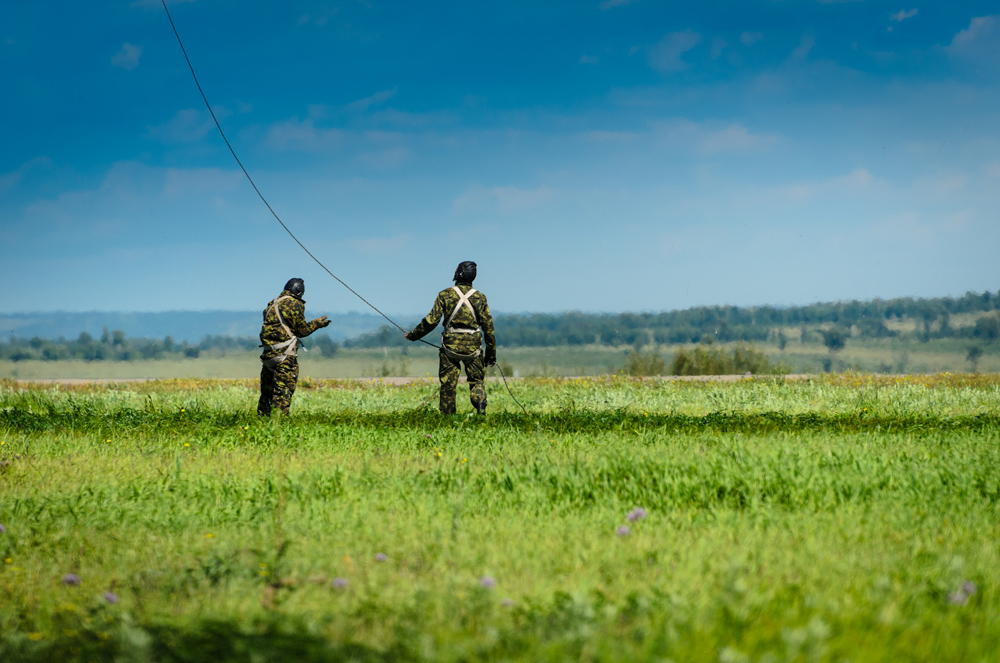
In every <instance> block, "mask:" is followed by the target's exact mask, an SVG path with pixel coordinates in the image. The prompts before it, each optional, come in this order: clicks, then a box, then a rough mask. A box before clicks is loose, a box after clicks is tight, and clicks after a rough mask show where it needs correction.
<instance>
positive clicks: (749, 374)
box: [743, 371, 752, 378]
mask: <svg viewBox="0 0 1000 663" xmlns="http://www.w3.org/2000/svg"><path fill="white" fill-rule="evenodd" d="M751 376H752V373H750V371H747V373H746V375H744V376H743V377H745V378H748V377H751Z"/></svg>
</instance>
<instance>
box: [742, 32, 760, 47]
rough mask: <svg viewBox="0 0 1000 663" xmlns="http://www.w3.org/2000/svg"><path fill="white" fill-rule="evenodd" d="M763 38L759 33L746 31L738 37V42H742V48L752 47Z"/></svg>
mask: <svg viewBox="0 0 1000 663" xmlns="http://www.w3.org/2000/svg"><path fill="white" fill-rule="evenodd" d="M763 38H764V35H763V34H761V33H759V32H749V31H748V32H744V33H742V34H741V35H740V42H742V43H743V45H744V46H753V45H754V44H756V43H757V42H759V41H760V40H761V39H763Z"/></svg>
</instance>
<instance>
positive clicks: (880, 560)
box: [0, 379, 1000, 661]
mask: <svg viewBox="0 0 1000 663" xmlns="http://www.w3.org/2000/svg"><path fill="white" fill-rule="evenodd" d="M519 384H520V386H521V389H522V390H523V392H524V393H526V396H527V398H529V399H531V400H532V402H533V404H534V405H535V408H536V411H535V413H533V414H532V415H531V416H530V417H524V415H520V416H518V415H516V414H513V413H511V412H504V411H501V412H500V413H499V414H497V415H496V416H493V415H491V416H490V417H488V418H487V419H486V420H485V421H483V420H480V419H476V418H475V417H465V416H459V417H455V418H446V419H442V418H441V417H439V416H438V415H436V414H435V413H433V412H429V411H427V410H426V409H425V408H422V407H419V406H420V404H421V403H422V402H423V401H426V400H427V399H428V398H431V397H432V396H433V394H434V391H433V386H432V385H422V386H417V387H411V388H386V387H376V388H336V389H332V388H331V389H324V388H315V389H305V390H303V392H302V393H301V394H300V396H301V397H302V398H301V401H299V402H298V405H299V406H300V407H299V409H298V411H297V412H296V414H293V416H292V417H289V418H284V419H277V418H276V419H273V420H269V421H259V420H257V419H256V418H255V417H254V416H252V415H251V407H252V399H251V397H252V395H253V392H252V389H251V388H249V385H232V384H227V383H199V384H194V385H192V384H184V385H173V386H172V387H167V386H164V385H155V384H154V385H148V386H147V387H148V388H143V389H136V390H131V389H128V388H122V387H116V388H110V389H109V388H105V389H86V390H70V391H63V390H56V389H45V390H29V391H21V390H19V389H18V390H13V389H12V390H7V391H4V392H3V393H2V394H0V415H2V417H0V442H2V443H3V444H2V445H0V496H2V499H0V524H3V525H4V530H5V531H4V532H3V533H0V631H2V635H0V660H4V661H7V660H11V661H21V660H25V661H42V660H54V659H65V660H135V661H139V660H158V661H159V660H163V661H180V660H223V661H225V660H233V661H237V660H238V661H249V660H288V659H289V658H298V659H300V660H348V659H351V660H372V661H387V660H404V661H409V660H412V661H425V660H446V661H473V660H521V659H525V658H528V659H532V660H569V659H572V660H580V659H590V660H662V659H673V660H705V661H719V660H725V661H743V660H747V661H749V660H755V661H757V660H778V661H784V660H789V661H791V660H831V661H840V660H847V659H849V660H853V661H866V660H889V659H893V660H895V659H905V660H927V661H931V660H972V661H979V660H991V659H990V657H991V656H992V655H993V654H994V653H995V652H996V651H997V650H998V649H1000V595H998V592H997V587H998V581H1000V572H998V569H1000V545H998V540H1000V526H998V523H1000V518H998V515H1000V509H998V501H1000V486H998V477H1000V451H998V449H1000V427H998V426H996V423H995V422H992V423H991V421H992V420H991V417H992V416H993V414H992V412H996V408H995V405H996V402H997V401H996V399H997V394H996V389H995V386H991V385H989V384H968V383H958V384H948V383H947V380H945V379H942V380H941V381H940V383H937V384H933V385H930V386H928V385H926V384H918V385H914V384H887V385H877V389H878V392H877V393H876V392H875V389H876V387H875V386H872V385H867V386H865V385H855V384H837V383H834V382H827V381H823V382H816V383H811V384H798V385H796V384H785V383H779V382H771V383H751V382H745V383H735V384H731V385H721V384H716V385H711V384H699V385H693V386H685V385H682V386H677V385H669V384H668V385H649V384H647V383H641V382H631V381H614V380H612V381H606V382H604V383H602V384H597V383H596V381H595V382H594V383H590V384H586V385H584V384H581V383H565V382H555V381H538V382H532V383H519ZM198 387H201V388H198ZM296 398H297V399H298V398H299V396H297V397H296ZM491 398H492V396H491ZM588 399H589V400H588ZM626 399H630V401H631V402H630V403H623V401H624V400H626ZM582 401H587V402H588V403H591V404H590V405H581V402H582ZM713 408H718V409H713ZM497 409H498V410H499V409H500V408H497ZM894 416H898V417H900V419H893V417H894ZM46 417H49V418H50V419H49V420H47V419H46ZM726 417H728V418H729V419H728V420H732V419H733V418H735V419H736V420H738V421H740V422H742V423H741V426H742V428H732V427H731V428H726V427H724V426H722V425H720V424H718V421H721V420H723V419H725V418H726ZM761 417H764V418H765V419H766V420H767V422H768V423H767V424H766V425H765V424H760V423H759V420H760V418H761ZM810 417H813V418H814V419H810ZM906 417H917V418H920V420H921V421H924V422H925V423H926V424H927V425H921V426H913V425H912V421H911V422H910V424H906V425H904V424H903V423H901V421H902V420H903V419H905V418H906ZM685 418H687V419H685ZM837 418H843V419H844V420H845V421H855V420H856V421H858V422H862V423H859V424H857V425H854V424H852V426H846V425H844V426H840V427H838V426H837V425H834V424H831V423H830V422H831V421H835V420H837ZM872 418H876V419H878V420H879V423H877V424H876V427H875V428H870V427H867V423H864V422H870V421H871V420H872ZM650 420H652V422H650ZM687 420H704V421H707V422H712V421H715V422H716V423H712V424H709V423H704V424H703V425H700V426H699V425H697V424H695V425H691V424H686V425H679V424H678V422H682V421H687ZM796 420H798V421H800V422H802V423H801V424H800V425H799V427H798V428H796V427H793V426H791V425H787V424H788V422H792V421H796ZM47 421H48V423H46V422H47ZM955 421H967V422H978V423H975V425H972V424H970V425H967V426H964V427H963V426H954V425H952V424H953V423H954V422H955ZM25 422H28V423H25ZM380 422H381V423H380ZM754 422H757V423H754ZM781 422H785V423H786V425H784V426H783V425H782V424H781ZM809 422H811V423H809ZM816 422H819V423H816ZM824 422H826V423H824ZM588 423H589V424H590V427H589V428H588V427H587V424H588ZM883 423H888V424H890V425H889V426H886V427H883V428H878V426H881V425H882V424H883ZM727 425H728V424H727ZM639 508H641V511H640V510H638V509H639Z"/></svg>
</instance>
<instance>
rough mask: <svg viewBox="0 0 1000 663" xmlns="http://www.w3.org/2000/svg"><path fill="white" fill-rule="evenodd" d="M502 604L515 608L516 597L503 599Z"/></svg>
mask: <svg viewBox="0 0 1000 663" xmlns="http://www.w3.org/2000/svg"><path fill="white" fill-rule="evenodd" d="M500 605H502V606H503V607H505V608H513V607H514V599H504V600H503V601H500Z"/></svg>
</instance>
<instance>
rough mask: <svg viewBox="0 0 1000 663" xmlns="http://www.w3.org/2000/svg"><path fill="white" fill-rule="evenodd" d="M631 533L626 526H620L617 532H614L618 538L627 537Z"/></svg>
mask: <svg viewBox="0 0 1000 663" xmlns="http://www.w3.org/2000/svg"><path fill="white" fill-rule="evenodd" d="M631 533H632V530H631V529H629V526H628V525H622V526H621V527H619V528H618V529H617V530H615V534H617V535H618V536H628V535H629V534H631Z"/></svg>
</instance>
